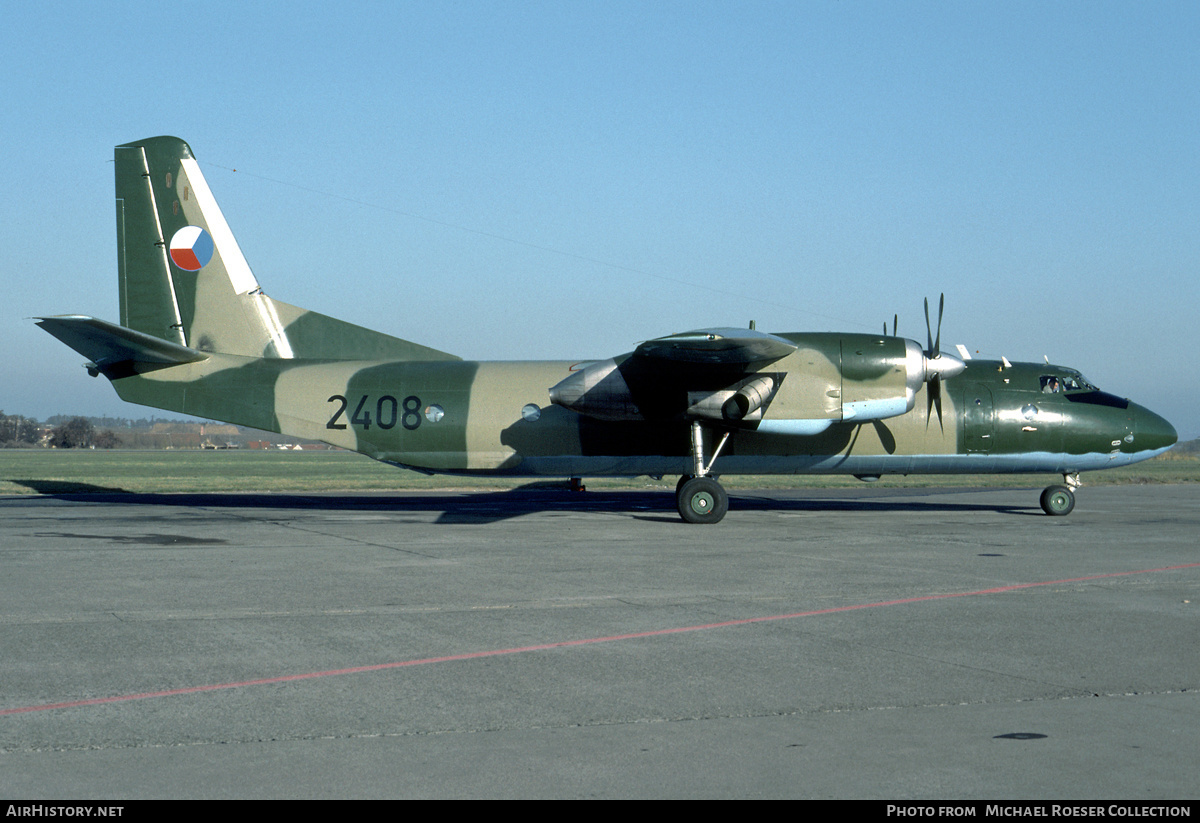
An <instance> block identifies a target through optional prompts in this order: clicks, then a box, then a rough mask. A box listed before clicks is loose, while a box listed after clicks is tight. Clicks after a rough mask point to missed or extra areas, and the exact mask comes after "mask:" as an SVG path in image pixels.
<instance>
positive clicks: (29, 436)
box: [0, 411, 42, 449]
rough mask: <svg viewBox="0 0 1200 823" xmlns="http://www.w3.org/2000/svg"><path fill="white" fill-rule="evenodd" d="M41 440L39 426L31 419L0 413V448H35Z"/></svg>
mask: <svg viewBox="0 0 1200 823" xmlns="http://www.w3.org/2000/svg"><path fill="white" fill-rule="evenodd" d="M41 438H42V429H41V426H39V425H38V422H37V421H36V420H34V419H33V418H32V417H24V416H22V415H19V414H5V413H4V412H2V411H0V448H4V449H20V448H29V447H31V446H36V445H37V444H38V442H39V441H40V440H41Z"/></svg>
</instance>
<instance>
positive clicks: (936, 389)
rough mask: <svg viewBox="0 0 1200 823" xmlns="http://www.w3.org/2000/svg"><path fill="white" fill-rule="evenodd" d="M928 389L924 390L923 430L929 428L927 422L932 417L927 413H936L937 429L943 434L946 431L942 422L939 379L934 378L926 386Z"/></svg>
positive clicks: (940, 383)
mask: <svg viewBox="0 0 1200 823" xmlns="http://www.w3.org/2000/svg"><path fill="white" fill-rule="evenodd" d="M926 385H927V386H928V388H927V389H926V390H925V428H927V429H928V428H929V421H930V419H931V418H932V417H933V415H931V414H930V413H929V412H930V411H936V412H937V419H938V428H940V429H941V430H942V431H943V432H945V431H946V425H945V423H943V422H942V381H941V378H939V377H936V376H935V377H934V378H933V379H932V380H930V381H929V383H928V384H926Z"/></svg>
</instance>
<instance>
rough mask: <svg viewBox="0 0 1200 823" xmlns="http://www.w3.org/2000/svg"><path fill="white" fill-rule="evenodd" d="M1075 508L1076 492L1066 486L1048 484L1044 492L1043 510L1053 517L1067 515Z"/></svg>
mask: <svg viewBox="0 0 1200 823" xmlns="http://www.w3.org/2000/svg"><path fill="white" fill-rule="evenodd" d="M1073 508H1075V492H1073V491H1071V490H1070V489H1069V488H1067V487H1066V486H1047V487H1046V489H1045V491H1043V492H1042V511H1044V512H1045V513H1046V514H1048V515H1050V516H1051V517H1065V516H1066V515H1068V514H1070V513H1071V509H1073Z"/></svg>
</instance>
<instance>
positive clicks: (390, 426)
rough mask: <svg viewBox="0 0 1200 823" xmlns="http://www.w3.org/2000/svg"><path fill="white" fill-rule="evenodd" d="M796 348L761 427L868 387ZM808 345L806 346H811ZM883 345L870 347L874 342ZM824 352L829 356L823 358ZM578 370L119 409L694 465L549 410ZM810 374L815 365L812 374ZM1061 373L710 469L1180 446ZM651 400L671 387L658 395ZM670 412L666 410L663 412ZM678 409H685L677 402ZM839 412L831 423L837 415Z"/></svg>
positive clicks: (498, 457)
mask: <svg viewBox="0 0 1200 823" xmlns="http://www.w3.org/2000/svg"><path fill="white" fill-rule="evenodd" d="M785 337H787V338H788V339H790V340H792V341H794V342H796V343H798V344H800V349H799V351H797V352H796V353H795V354H793V355H791V356H789V357H788V358H786V359H784V360H783V361H779V362H777V363H774V364H772V366H771V367H770V368H771V371H773V372H777V373H778V372H782V373H785V374H786V375H787V378H786V379H785V380H784V381H783V383H782V386H781V387H780V390H779V392H778V394H777V395H776V397H775V398H774V400H773V401H772V403H771V404H770V406H769V407H768V409H767V411H766V415H765V419H767V420H770V419H796V418H801V419H811V418H812V416H813V415H814V412H815V410H814V409H813V408H812V398H813V397H814V396H815V397H820V398H828V399H830V400H836V399H837V397H838V395H839V394H841V393H846V392H852V391H854V390H856V389H858V390H863V389H864V388H869V387H864V386H862V385H856V384H854V383H853V381H851V380H849V379H847V378H842V379H839V376H838V375H839V371H838V370H837V369H836V368H835V361H834V360H833V359H832V358H830V357H829V356H828V355H829V352H828V349H829V348H830V346H829V344H830V343H831V342H832V341H839V342H842V343H843V344H844V343H845V342H846V341H847V340H848V339H852V340H854V342H858V341H859V340H861V339H871V338H857V337H855V338H847V337H845V336H837V335H811V336H806V335H800V334H796V335H785ZM813 338H815V339H813ZM875 339H879V338H875ZM822 349H825V351H824V352H823V351H822ZM577 366H578V363H574V362H567V361H562V362H471V361H457V362H438V361H434V362H413V361H409V362H394V361H393V362H389V361H305V360H290V361H280V360H264V359H255V358H240V357H233V356H229V355H214V356H213V357H212V358H211V359H209V360H207V361H205V362H201V363H195V364H190V365H181V366H176V367H173V368H170V369H162V370H156V371H153V372H149V373H147V374H145V375H140V376H133V375H131V376H129V377H125V378H117V379H114V380H113V384H114V386H115V387H116V389H117V391H118V393H119V394H120V395H121V397H122V398H123V399H126V400H129V401H131V402H134V403H143V404H146V405H152V406H156V407H159V408H170V409H173V410H175V411H180V412H185V413H188V414H193V415H196V416H199V417H210V418H215V419H221V420H227V421H230V422H234V423H240V424H243V425H249V426H254V427H256V428H261V429H266V430H270V431H279V432H283V433H286V434H291V435H295V436H298V437H305V438H310V439H314V440H323V441H325V442H327V443H331V444H333V445H336V446H341V447H343V448H347V449H352V450H355V451H358V452H362V453H363V454H366V455H369V456H370V457H373V458H375V459H377V460H384V461H387V462H390V463H395V464H398V465H403V466H408V467H411V468H416V469H421V470H426V471H431V472H456V473H458V472H487V473H504V474H522V475H550V476H583V475H592V476H599V475H637V474H649V475H669V474H685V473H687V471H688V466H689V465H690V459H691V458H690V452H689V444H688V430H687V427H686V425H683V422H682V420H681V419H679V418H677V417H673V416H666V415H665V414H664V416H662V417H660V418H659V419H652V420H645V421H606V420H598V419H593V418H589V417H586V416H583V415H580V414H578V413H576V412H573V411H570V410H568V409H565V408H561V407H559V406H556V405H554V404H552V403H550V401H549V398H548V390H549V387H550V386H553V385H555V384H556V383H558V382H559V381H560V380H562V379H563V378H565V377H567V376H568V375H569V374H570V373H571V369H572V368H573V367H577ZM814 366H819V368H815V369H814ZM1051 374H1053V375H1059V376H1062V375H1069V374H1073V372H1072V371H1071V370H1069V369H1063V368H1061V367H1055V366H1039V365H1037V364H1028V363H1018V364H1015V365H1013V366H1011V367H1009V368H1004V367H1003V366H1002V364H1001V363H1000V362H999V361H986V360H973V361H970V363H969V365H968V369H967V371H966V372H964V373H963V374H962V375H961V376H959V377H957V378H955V379H953V380H950V381H947V385H946V386H945V387H944V389H943V392H944V400H943V403H944V406H943V414H942V422H941V423H939V421H938V418H937V415H936V414H935V413H934V412H933V411H932V410H931V409H930V407H929V405H928V404H927V403H926V400H925V392H924V390H922V392H921V393H920V394H919V395H918V397H917V402H916V404H915V406H914V408H913V410H912V411H910V412H908V413H906V414H903V415H898V416H896V417H891V418H888V419H885V420H876V421H870V422H866V423H856V422H854V421H841V420H835V421H833V423H832V425H830V426H829V427H828V428H827V429H826V430H825V431H823V432H821V433H819V434H814V435H808V436H794V435H788V434H771V433H762V432H759V431H757V430H756V428H757V426H758V425H759V424H758V423H749V424H746V425H744V426H741V427H730V429H731V430H732V431H733V436H732V437H731V439H730V443H729V445H728V446H727V447H726V448H725V450H724V451H723V452H722V455H721V457H720V458H719V459H718V460H717V463H716V466H715V468H714V471H716V472H718V473H724V474H744V473H748V474H790V473H807V472H825V473H846V474H854V475H865V476H870V475H879V474H918V473H944V472H953V473H972V472H1056V473H1060V472H1061V473H1066V472H1077V471H1088V470H1093V469H1101V468H1106V467H1110V466H1119V465H1126V464H1128V463H1131V462H1136V461H1138V460H1141V459H1145V458H1147V457H1149V456H1152V455H1153V454H1157V453H1161V451H1162V450H1164V449H1165V448H1167V447H1169V446H1170V445H1171V444H1173V443H1174V442H1175V433H1174V429H1172V428H1171V426H1170V424H1169V423H1167V422H1166V421H1165V420H1163V419H1162V418H1161V417H1159V416H1158V415H1156V414H1154V413H1153V412H1151V411H1149V410H1148V409H1145V408H1144V407H1141V406H1139V405H1137V404H1135V403H1129V402H1127V401H1124V400H1121V399H1119V398H1116V397H1113V396H1112V395H1108V394H1105V393H1102V392H1098V391H1095V390H1080V391H1076V392H1064V393H1058V394H1045V393H1043V392H1042V391H1041V389H1040V388H1039V385H1040V381H1041V378H1042V377H1044V376H1046V375H1051ZM656 391H657V392H658V393H659V394H660V395H664V396H665V395H669V393H670V389H669V388H662V387H658V388H657V390H656ZM668 401H669V398H668V399H667V400H664V401H663V402H664V403H667V402H668ZM679 402H682V401H679ZM835 407H836V404H835V403H830V404H828V408H826V409H825V410H824V411H825V412H826V413H830V414H831V413H832V409H833V408H835Z"/></svg>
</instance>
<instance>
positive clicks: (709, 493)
mask: <svg viewBox="0 0 1200 823" xmlns="http://www.w3.org/2000/svg"><path fill="white" fill-rule="evenodd" d="M675 503H676V505H677V507H678V508H679V516H680V517H682V518H683V519H684V520H686V521H687V522H688V523H720V522H721V518H723V517H724V516H725V513H726V512H727V511H729V495H728V494H726V492H725V487H724V486H722V485H721V484H720V483H718V482H717V481H716V480H713V479H712V478H711V477H693V478H692V479H691V480H688V481H687V482H686V483H683V484H681V485H680V486H679V492H678V495H677V496H676V500H675Z"/></svg>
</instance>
